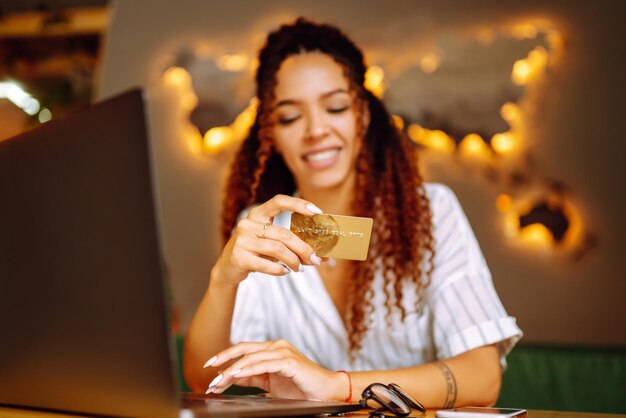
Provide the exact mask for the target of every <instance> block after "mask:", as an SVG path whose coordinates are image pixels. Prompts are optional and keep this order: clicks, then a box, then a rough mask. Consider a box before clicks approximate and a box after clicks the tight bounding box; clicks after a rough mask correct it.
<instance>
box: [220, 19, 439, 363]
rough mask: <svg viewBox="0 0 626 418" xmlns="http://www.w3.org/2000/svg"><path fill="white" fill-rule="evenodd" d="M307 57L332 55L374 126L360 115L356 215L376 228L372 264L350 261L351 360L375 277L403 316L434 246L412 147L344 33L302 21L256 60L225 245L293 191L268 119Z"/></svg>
mask: <svg viewBox="0 0 626 418" xmlns="http://www.w3.org/2000/svg"><path fill="white" fill-rule="evenodd" d="M305 52H322V53H325V54H328V55H329V56H330V57H332V58H333V59H334V60H335V61H336V62H337V63H338V64H339V65H340V66H341V67H342V69H343V72H344V75H345V77H346V79H347V80H348V82H349V84H350V88H351V90H352V93H353V94H354V96H355V97H356V100H355V102H356V103H355V106H356V108H357V109H368V111H369V123H367V122H366V121H365V120H364V119H365V118H364V116H363V114H364V112H363V111H359V112H357V115H358V116H357V135H360V137H361V138H363V142H362V146H361V149H360V151H359V155H358V157H357V160H356V167H355V169H356V182H355V190H354V194H353V201H352V211H353V215H355V216H365V217H371V218H373V219H374V230H373V233H372V240H371V242H370V249H369V256H368V259H367V260H366V261H363V262H352V263H351V264H350V266H349V271H348V274H349V275H350V278H351V280H349V286H350V289H349V300H348V311H347V318H346V325H347V328H348V335H349V349H350V354H351V356H352V357H353V358H354V356H355V354H356V353H357V352H358V351H359V350H360V348H361V345H362V340H363V337H364V335H365V333H366V332H367V330H368V326H367V324H368V320H369V316H370V314H371V313H372V312H373V305H372V297H373V290H372V283H373V280H374V274H375V272H376V271H381V272H382V274H383V277H384V292H385V300H386V308H387V318H388V319H389V317H390V315H391V312H392V309H394V308H396V309H398V310H399V311H400V313H401V317H402V318H404V317H405V315H406V312H405V309H404V307H403V305H402V304H401V301H402V299H403V281H410V282H413V283H414V284H415V285H416V286H415V287H416V292H417V298H418V299H417V300H418V301H419V300H421V298H422V295H423V292H424V289H425V288H426V287H427V286H428V285H429V284H430V279H431V275H432V270H433V259H434V242H433V234H432V220H431V212H430V206H429V201H428V198H427V196H426V193H425V190H424V183H423V179H422V177H421V175H420V174H419V171H418V167H417V165H418V164H417V154H416V153H415V149H414V148H413V147H412V146H411V144H410V142H409V140H408V139H407V138H406V137H405V135H404V134H403V133H402V132H401V131H400V130H399V129H397V127H396V126H395V124H394V122H393V119H392V118H391V116H390V114H389V113H388V111H387V109H386V108H385V106H384V104H383V103H382V102H381V101H380V100H379V99H378V98H377V97H376V96H374V95H373V94H372V93H371V92H370V91H368V90H367V89H366V88H365V86H364V81H365V71H366V66H365V62H364V59H363V54H362V53H361V51H360V50H359V49H358V48H357V47H356V46H355V45H354V43H353V42H352V41H351V40H350V39H348V37H347V36H346V35H344V34H343V33H342V32H341V31H340V30H339V29H337V28H335V27H333V26H330V25H326V24H317V23H313V22H311V21H309V20H306V19H304V18H299V19H297V20H296V21H295V22H294V23H292V24H289V25H283V26H281V27H280V28H279V29H278V30H276V31H274V32H272V33H270V34H269V36H268V38H267V42H266V44H265V46H264V47H263V48H262V49H261V51H260V54H259V67H258V69H257V74H256V83H257V98H258V99H259V105H258V109H257V115H256V118H255V121H254V124H253V126H252V127H251V129H250V132H249V134H248V136H247V138H246V139H245V141H244V142H243V144H242V146H241V148H240V150H239V151H238V153H237V154H236V156H235V159H234V161H233V163H232V167H231V171H230V175H229V177H228V181H227V184H226V193H225V198H224V202H223V207H222V236H223V239H224V243H226V242H227V241H228V239H229V238H230V234H231V231H232V230H233V228H234V226H235V223H236V221H237V217H238V215H239V213H240V212H241V211H242V210H244V209H245V208H246V207H248V206H250V205H252V204H255V203H261V202H265V201H266V200H269V199H270V198H272V197H273V196H275V195H276V194H279V193H280V194H286V195H291V194H293V193H294V192H295V189H296V183H295V180H294V178H293V175H292V174H291V172H290V171H289V169H288V168H287V166H286V165H285V163H284V161H283V159H282V157H281V156H280V155H279V154H278V153H276V152H274V151H273V148H272V129H273V126H272V119H271V113H272V106H273V102H274V100H275V97H274V87H275V85H276V73H277V72H278V69H279V68H280V65H281V63H282V62H283V61H284V60H285V59H286V58H288V57H289V56H291V55H296V54H300V53H305ZM425 262H426V263H425ZM393 301H395V304H393Z"/></svg>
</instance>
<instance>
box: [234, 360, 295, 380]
mask: <svg viewBox="0 0 626 418" xmlns="http://www.w3.org/2000/svg"><path fill="white" fill-rule="evenodd" d="M297 369H298V361H297V360H296V359H295V358H293V357H287V358H277V359H272V360H266V361H260V362H258V363H254V364H252V365H250V366H247V367H243V368H242V369H241V371H239V373H237V375H236V376H235V377H236V378H237V379H243V378H248V377H252V376H260V375H263V374H278V375H280V376H283V377H288V378H292V377H294V376H295V374H296V371H297Z"/></svg>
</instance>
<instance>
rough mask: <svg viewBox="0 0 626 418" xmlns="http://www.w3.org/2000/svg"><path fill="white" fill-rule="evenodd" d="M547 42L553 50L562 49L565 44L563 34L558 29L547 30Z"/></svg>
mask: <svg viewBox="0 0 626 418" xmlns="http://www.w3.org/2000/svg"><path fill="white" fill-rule="evenodd" d="M546 42H548V45H550V48H551V49H552V50H560V49H562V48H563V47H564V46H565V40H564V39H563V35H561V33H560V32H559V31H557V30H556V29H550V30H548V31H547V32H546Z"/></svg>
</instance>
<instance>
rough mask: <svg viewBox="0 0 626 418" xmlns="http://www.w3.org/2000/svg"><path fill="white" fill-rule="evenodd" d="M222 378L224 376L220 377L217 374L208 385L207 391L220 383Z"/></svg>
mask: <svg viewBox="0 0 626 418" xmlns="http://www.w3.org/2000/svg"><path fill="white" fill-rule="evenodd" d="M222 377H224V376H222V375H221V374H218V375H217V377H216V378H215V379H213V381H212V382H211V383H209V389H211V388H213V387H215V386H217V384H218V383H219V382H221V381H222Z"/></svg>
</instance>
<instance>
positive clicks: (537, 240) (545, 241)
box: [519, 223, 554, 248]
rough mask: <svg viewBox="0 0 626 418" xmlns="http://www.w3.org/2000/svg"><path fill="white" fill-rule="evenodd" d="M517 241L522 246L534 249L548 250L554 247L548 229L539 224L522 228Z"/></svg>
mask: <svg viewBox="0 0 626 418" xmlns="http://www.w3.org/2000/svg"><path fill="white" fill-rule="evenodd" d="M519 240H520V242H521V243H522V244H525V245H528V246H530V247H536V248H549V247H552V246H553V245H554V239H553V238H552V234H551V233H550V231H549V230H548V228H546V226H545V225H542V224H539V223H537V224H531V225H528V226H526V227H524V228H522V229H521V231H520V234H519Z"/></svg>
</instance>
